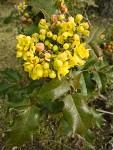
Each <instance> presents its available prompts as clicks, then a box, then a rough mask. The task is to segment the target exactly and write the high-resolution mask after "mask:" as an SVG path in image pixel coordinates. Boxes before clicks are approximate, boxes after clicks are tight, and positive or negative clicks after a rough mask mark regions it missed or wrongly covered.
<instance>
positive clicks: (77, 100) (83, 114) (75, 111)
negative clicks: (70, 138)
mask: <svg viewBox="0 0 113 150" xmlns="http://www.w3.org/2000/svg"><path fill="white" fill-rule="evenodd" d="M63 102H64V109H63V118H64V120H65V121H66V122H67V128H68V129H66V127H65V131H67V130H68V131H70V132H69V133H68V135H71V134H75V133H78V134H80V135H82V136H83V135H84V134H85V132H86V131H87V129H88V128H89V127H91V123H92V119H93V118H92V117H93V116H92V114H91V112H90V109H89V108H88V106H87V104H86V102H85V99H84V97H83V95H82V94H73V95H72V96H71V95H67V96H66V97H65V98H64V99H63Z"/></svg>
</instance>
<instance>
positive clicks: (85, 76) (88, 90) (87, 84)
mask: <svg viewBox="0 0 113 150" xmlns="http://www.w3.org/2000/svg"><path fill="white" fill-rule="evenodd" d="M94 86H95V85H94V83H93V82H92V79H91V75H90V73H89V72H88V71H84V72H83V73H82V75H81V78H80V90H81V93H82V94H84V95H88V96H91V95H92V93H93V91H94Z"/></svg>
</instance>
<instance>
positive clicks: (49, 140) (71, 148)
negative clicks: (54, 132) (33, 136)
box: [39, 140, 74, 150]
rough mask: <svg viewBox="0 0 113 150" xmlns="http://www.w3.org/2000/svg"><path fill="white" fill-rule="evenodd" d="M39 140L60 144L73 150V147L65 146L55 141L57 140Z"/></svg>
mask: <svg viewBox="0 0 113 150" xmlns="http://www.w3.org/2000/svg"><path fill="white" fill-rule="evenodd" d="M39 142H54V143H57V144H60V145H62V146H65V147H67V148H68V149H70V150H74V149H72V148H71V147H69V146H67V145H66V144H62V143H60V142H57V141H54V140H41V141H39Z"/></svg>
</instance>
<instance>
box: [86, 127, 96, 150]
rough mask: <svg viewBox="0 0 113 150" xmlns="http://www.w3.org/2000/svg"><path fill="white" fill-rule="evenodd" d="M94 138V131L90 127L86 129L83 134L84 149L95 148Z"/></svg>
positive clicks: (93, 149)
mask: <svg viewBox="0 0 113 150" xmlns="http://www.w3.org/2000/svg"><path fill="white" fill-rule="evenodd" d="M94 138H95V137H94V133H93V132H92V131H91V130H90V129H88V130H87V132H86V134H85V140H86V145H85V150H95V148H94V146H93V140H94Z"/></svg>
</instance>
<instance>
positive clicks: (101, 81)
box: [93, 71, 107, 92]
mask: <svg viewBox="0 0 113 150" xmlns="http://www.w3.org/2000/svg"><path fill="white" fill-rule="evenodd" d="M93 80H95V82H96V84H97V87H98V89H99V91H100V92H105V89H106V82H107V77H106V75H105V74H104V73H102V72H97V71H94V72H93Z"/></svg>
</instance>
